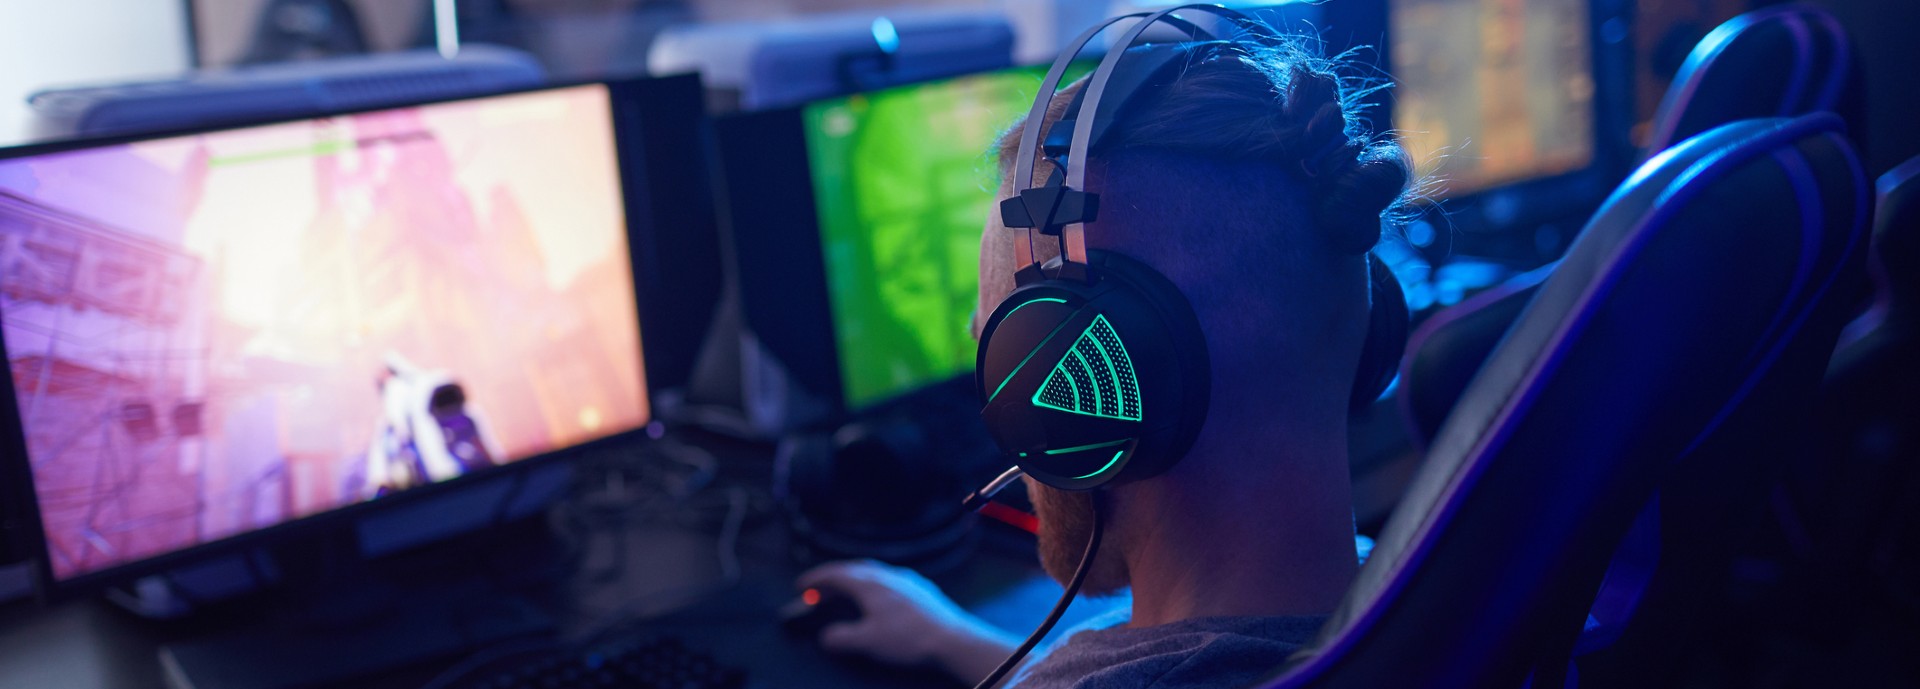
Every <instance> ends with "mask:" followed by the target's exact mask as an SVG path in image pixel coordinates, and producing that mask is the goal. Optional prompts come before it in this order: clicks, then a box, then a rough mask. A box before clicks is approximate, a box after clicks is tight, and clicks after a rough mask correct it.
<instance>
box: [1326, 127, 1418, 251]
mask: <svg viewBox="0 0 1920 689" xmlns="http://www.w3.org/2000/svg"><path fill="white" fill-rule="evenodd" d="M1342 168H1343V169H1341V170H1340V171H1339V172H1337V173H1336V175H1335V176H1322V177H1321V178H1319V179H1317V180H1316V182H1317V184H1316V185H1315V189H1316V192H1317V193H1316V194H1315V196H1316V197H1318V199H1319V204H1318V208H1317V209H1316V210H1315V213H1314V220H1315V221H1316V222H1318V223H1319V224H1320V228H1321V230H1322V231H1324V232H1326V233H1327V241H1328V242H1329V243H1330V244H1332V246H1333V248H1334V249H1335V250H1338V251H1341V252H1345V253H1355V254H1359V253H1366V252H1367V251H1370V250H1372V249H1373V245H1375V244H1378V243H1379V242H1380V227H1381V221H1380V217H1381V215H1382V214H1383V213H1386V211H1387V209H1388V208H1391V207H1392V206H1393V205H1394V204H1395V203H1398V202H1399V200H1400V195H1401V194H1402V193H1403V192H1405V191H1406V189H1407V181H1408V178H1409V176H1410V175H1409V173H1408V171H1407V165H1406V162H1405V161H1402V160H1399V159H1397V158H1394V157H1389V156H1380V155H1372V154H1369V153H1367V152H1363V153H1362V154H1361V155H1360V156H1359V157H1358V158H1357V159H1348V161H1347V164H1346V165H1344V166H1342Z"/></svg>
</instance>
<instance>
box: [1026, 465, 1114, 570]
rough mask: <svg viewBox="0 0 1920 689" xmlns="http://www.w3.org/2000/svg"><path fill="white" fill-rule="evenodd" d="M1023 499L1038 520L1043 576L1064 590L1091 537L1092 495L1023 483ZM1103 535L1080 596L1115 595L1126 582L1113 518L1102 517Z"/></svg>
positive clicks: (1110, 516) (1035, 483)
mask: <svg viewBox="0 0 1920 689" xmlns="http://www.w3.org/2000/svg"><path fill="white" fill-rule="evenodd" d="M1026 481H1027V497H1028V498H1029V499H1031V500H1032V501H1033V511H1034V513H1035V514H1036V516H1038V517H1040V566H1041V568H1043V569H1045V570H1046V571H1047V576H1051V577H1053V579H1054V581H1058V582H1060V585H1062V586H1065V585H1066V583H1067V582H1068V581H1069V580H1071V579H1072V578H1073V573H1074V570H1077V569H1079V567H1080V559H1081V557H1082V556H1084V555H1085V554H1086V550H1087V538H1088V536H1089V535H1091V534H1092V533H1093V494H1092V493H1088V492H1080V491H1065V490H1059V489H1056V488H1051V487H1048V486H1045V485H1042V484H1040V482H1038V481H1035V480H1033V479H1031V478H1029V479H1027V480H1026ZM1106 517H1107V519H1106V533H1105V535H1104V536H1103V537H1102V538H1101V539H1100V552H1099V553H1098V554H1097V555H1095V556H1094V563H1093V571H1090V572H1087V578H1086V581H1085V582H1083V583H1082V584H1081V586H1080V592H1081V593H1082V594H1084V595H1088V596H1105V595H1111V594H1114V593H1119V592H1120V591H1121V590H1122V589H1125V588H1126V587H1127V586H1128V584H1129V583H1130V582H1129V579H1128V575H1127V563H1126V560H1125V559H1124V558H1122V557H1121V556H1120V552H1119V549H1118V548H1117V547H1116V545H1117V543H1116V540H1117V539H1115V538H1114V536H1113V515H1112V512H1111V511H1109V512H1108V513H1107V515H1106Z"/></svg>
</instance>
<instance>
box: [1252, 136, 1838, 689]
mask: <svg viewBox="0 0 1920 689" xmlns="http://www.w3.org/2000/svg"><path fill="white" fill-rule="evenodd" d="M1840 130H1841V124H1840V122H1839V120H1838V119H1837V118H1835V117H1834V116H1832V115H1813V116H1808V117H1804V118H1800V119H1796V120H1790V121H1789V120H1765V121H1751V122H1741V123H1735V124H1732V125H1728V126H1725V127H1721V128H1718V129H1715V130H1713V131H1711V132H1708V133H1706V134H1703V135H1701V136H1698V137H1696V138H1694V139H1691V140H1688V141H1687V142H1685V143H1682V144H1680V145H1678V146H1675V147H1673V148H1672V149H1671V150H1669V151H1668V152H1666V153H1663V154H1661V155H1659V156H1655V157H1654V158H1653V159H1652V160H1650V161H1649V162H1647V163H1646V164H1644V165H1643V166H1642V167H1641V168H1640V169H1639V171H1637V172H1636V173H1635V174H1634V175H1633V176H1632V177H1630V178H1629V179H1628V180H1627V181H1626V182H1625V183H1624V184H1623V186H1622V187H1621V188H1620V189H1619V190H1618V191H1616V192H1615V193H1614V195H1613V196H1612V197H1611V198H1609V199H1608V201H1607V202H1606V204H1605V205H1604V206H1603V207H1602V208H1601V210H1600V212H1599V213H1598V214H1597V215H1596V216H1595V217H1594V219H1593V221H1592V222H1591V223H1589V224H1588V225H1587V227H1586V229H1585V230H1584V231H1583V233H1582V234H1581V236H1580V238H1579V239H1577V240H1576V241H1575V243H1574V245H1573V247H1572V248H1571V249H1570V250H1569V252H1568V255H1567V257H1566V259H1565V260H1564V261H1562V263H1561V265H1560V267H1559V269H1558V270H1556V271H1554V273H1553V275H1552V276H1551V277H1549V278H1548V279H1547V280H1546V281H1545V282H1544V283H1543V284H1542V285H1541V287H1540V290H1539V294H1538V295H1537V296H1536V298H1535V299H1534V300H1533V302H1532V303H1531V304H1529V305H1528V307H1527V308H1526V309H1525V311H1524V312H1523V313H1522V314H1521V316H1520V318H1519V320H1518V322H1517V323H1516V324H1515V325H1514V327H1513V330H1512V331H1511V333H1510V334H1509V335H1508V336H1507V338H1506V339H1505V340H1504V341H1503V342H1502V343H1501V344H1500V346H1499V347H1498V348H1497V349H1496V351H1495V352H1494V354H1493V356H1492V358H1491V359H1489V360H1488V362H1487V365H1486V366H1485V368H1484V369H1483V370H1482V372H1481V373H1480V375H1478V376H1477V377H1476V378H1475V379H1474V381H1473V383H1472V384H1471V385H1470V386H1469V388H1468V390H1467V393H1466V395H1465V397H1463V398H1462V400H1461V403H1460V406H1459V408H1458V409H1457V410H1456V411H1455V412H1454V414H1453V415H1452V416H1451V417H1449V418H1448V420H1447V422H1446V424H1445V425H1444V426H1443V428H1442V429H1441V431H1440V433H1439V435H1438V437H1437V439H1436V441H1435V442H1434V444H1433V449H1432V451H1431V452H1430V453H1429V454H1428V456H1427V458H1426V462H1425V464H1424V465H1423V466H1422V468H1421V469H1420V471H1419V473H1418V474H1417V475H1416V477H1415V478H1414V481H1413V484H1412V486H1411V488H1410V489H1409V490H1408V493H1407V496H1406V498H1405V499H1404V500H1403V502H1402V503H1401V505H1400V506H1399V507H1398V508H1397V510H1396V511H1395V512H1394V514H1393V516H1392V517H1391V518H1390V519H1389V521H1388V522H1387V525H1386V528H1385V530H1384V531H1383V532H1382V534H1381V536H1380V538H1379V540H1378V542H1377V544H1376V546H1375V549H1374V550H1373V554H1372V556H1371V558H1370V559H1369V560H1368V561H1367V564H1366V565H1365V566H1364V567H1363V568H1362V569H1361V572H1360V575H1359V578H1358V580H1357V581H1356V582H1355V584H1354V586H1353V588H1352V589H1351V590H1350V591H1349V592H1348V595H1347V598H1346V601H1345V603H1344V604H1343V605H1342V606H1341V608H1340V609H1339V610H1338V611H1337V612H1336V614H1335V616H1334V617H1333V619H1332V620H1331V621H1329V622H1328V624H1327V625H1326V627H1325V628H1324V629H1323V630H1322V636H1321V639H1320V640H1319V641H1318V642H1317V643H1316V644H1315V645H1314V646H1313V647H1312V648H1310V649H1308V650H1307V651H1305V652H1303V657H1302V658H1301V659H1300V660H1299V661H1298V662H1296V663H1295V664H1294V665H1293V666H1292V667H1291V668H1289V669H1287V670H1286V671H1285V672H1284V673H1283V674H1282V675H1281V676H1280V677H1278V678H1276V679H1275V680H1274V681H1272V682H1270V683H1269V686H1271V687H1305V686H1315V687H1322V686H1325V687H1381V686H1396V687H1405V686H1447V687H1457V686H1476V687H1480V686H1518V685H1520V684H1522V683H1525V682H1527V681H1528V680H1529V677H1530V676H1531V677H1532V682H1533V684H1534V685H1535V686H1541V685H1546V684H1551V683H1554V682H1557V681H1558V680H1559V679H1561V678H1562V677H1563V676H1562V675H1558V674H1556V673H1559V672H1562V671H1564V669H1565V667H1566V665H1565V663H1566V661H1567V660H1568V658H1569V657H1570V656H1571V654H1572V649H1573V646H1574V643H1575V640H1576V638H1577V637H1578V635H1579V634H1580V632H1581V630H1582V629H1583V627H1584V623H1585V621H1586V619H1587V612H1588V610H1589V608H1590V606H1591V603H1592V602H1593V600H1594V596H1595V592H1596V591H1597V590H1598V589H1599V586H1600V582H1601V579H1602V577H1603V574H1604V572H1605V571H1606V569H1607V566H1608V561H1609V559H1610V557H1611V555H1612V553H1613V551H1614V549H1615V546H1616V545H1617V544H1618V543H1619V542H1620V540H1621V537H1622V535H1623V534H1624V533H1626V531H1627V530H1628V527H1629V525H1630V524H1631V523H1632V522H1633V521H1634V518H1635V515H1636V514H1638V513H1639V512H1640V510H1641V507H1642V506H1643V505H1645V504H1646V503H1647V502H1648V499H1649V497H1650V496H1651V495H1652V494H1653V492H1654V490H1655V487H1656V485H1657V484H1658V483H1659V482H1660V481H1661V479H1662V477H1663V474H1665V473H1666V472H1667V471H1668V470H1669V469H1671V468H1672V467H1673V466H1674V465H1676V464H1678V463H1687V462H1696V461H1699V460H1700V457H1698V456H1695V455H1696V453H1695V450H1696V448H1697V447H1699V446H1701V445H1702V444H1709V443H1712V442H1714V441H1715V440H1716V436H1718V435H1722V433H1719V432H1718V431H1721V430H1723V427H1734V428H1740V429H1752V428H1755V427H1762V426H1763V425H1764V424H1761V423H1760V422H1759V421H1760V420H1764V419H1759V417H1766V416H1771V415H1774V414H1780V413H1784V412H1785V411H1788V410H1791V409H1793V408H1795V407H1796V406H1797V405H1800V404H1801V403H1803V402H1804V401H1805V400H1807V399H1808V398H1810V397H1811V392H1812V391H1813V389H1814V387H1815V386H1816V385H1817V383H1818V380H1819V376H1820V373H1821V371H1822V370H1823V369H1824V368H1825V362H1826V359H1827V356H1828V354H1829V352H1830V351H1831V348H1832V346H1833V342H1834V338H1835V337H1836V336H1837V334H1838V332H1839V329H1840V327H1841V324H1842V319H1843V318H1842V311H1843V309H1840V308H1838V307H1837V306H1836V305H1835V304H1834V303H1833V300H1832V299H1830V298H1829V296H1830V294H1831V293H1832V292H1834V291H1835V290H1844V289H1848V288H1850V287H1851V285H1852V284H1854V283H1856V282H1858V281H1860V280H1864V270H1863V268H1862V264H1863V256H1864V255H1865V253H1866V248H1867V247H1866V231H1865V224H1866V214H1867V196H1866V182H1865V178H1864V174H1863V173H1862V171H1861V168H1860V163H1859V160H1858V158H1857V156H1856V155H1855V154H1854V151H1853V149H1852V148H1851V146H1850V145H1849V144H1848V143H1847V142H1846V140H1845V139H1844V138H1842V137H1841V136H1840ZM1536 671H1540V672H1541V674H1540V675H1535V672H1536Z"/></svg>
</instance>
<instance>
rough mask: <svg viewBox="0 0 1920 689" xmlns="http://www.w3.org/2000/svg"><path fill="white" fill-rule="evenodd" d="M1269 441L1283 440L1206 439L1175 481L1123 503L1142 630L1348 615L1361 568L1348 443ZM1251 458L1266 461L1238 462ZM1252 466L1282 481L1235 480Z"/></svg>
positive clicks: (1139, 488) (1130, 489)
mask: <svg viewBox="0 0 1920 689" xmlns="http://www.w3.org/2000/svg"><path fill="white" fill-rule="evenodd" d="M1269 434H1270V435H1278V433H1273V432H1269ZM1266 440H1279V439H1277V438H1267V439H1262V438H1246V437H1242V438H1238V439H1234V441H1233V442H1217V441H1210V440H1209V439H1208V438H1207V437H1205V436H1203V437H1202V438H1201V440H1200V442H1198V443H1196V444H1195V447H1194V452H1192V453H1190V454H1189V456H1188V457H1187V458H1186V459H1184V460H1182V462H1181V465H1180V466H1178V467H1176V468H1175V469H1174V471H1175V472H1180V475H1178V476H1172V475H1170V476H1169V477H1168V478H1171V479H1174V480H1170V481H1157V480H1156V481H1148V482H1143V483H1140V484H1134V485H1130V486H1123V487H1121V489H1120V490H1121V491H1123V492H1121V493H1119V494H1116V495H1115V496H1114V497H1115V499H1116V500H1117V501H1119V502H1121V503H1122V505H1121V507H1120V508H1119V509H1118V510H1117V511H1116V521H1115V524H1114V527H1115V529H1116V535H1117V536H1119V539H1118V540H1119V543H1118V544H1117V545H1120V547H1122V548H1124V550H1125V560H1126V563H1127V571H1128V574H1129V579H1130V580H1131V582H1132V585H1133V622H1132V624H1133V625H1135V626H1151V625H1158V624H1166V623H1168V622H1173V621H1176V620H1182V619H1189V618H1195V617H1213V616H1271V615H1318V614H1327V613H1331V612H1332V611H1333V609H1334V608H1335V607H1337V606H1338V605H1339V603H1340V600H1341V598H1342V597H1343V596H1344V595H1345V593H1346V590H1347V587H1348V586H1349V585H1350V584H1351V583H1352V581H1353V577H1354V574H1355V573H1356V572H1357V570H1358V569H1359V563H1358V559H1357V557H1356V556H1355V552H1354V546H1353V516H1352V515H1353V512H1352V506H1351V505H1352V498H1351V489H1350V486H1349V480H1348V476H1347V463H1346V448H1345V438H1344V433H1342V434H1340V435H1339V436H1337V437H1323V438H1321V439H1320V441H1319V442H1312V441H1304V440H1305V439H1304V438H1302V437H1300V436H1293V437H1291V438H1288V439H1286V441H1284V442H1263V441H1266ZM1303 441H1304V442H1303ZM1248 448H1270V449H1268V450H1266V451H1261V450H1253V449H1248ZM1228 452H1232V453H1235V455H1228V454H1226V453H1228ZM1248 452H1259V454H1260V456H1259V457H1258V458H1253V457H1248V456H1237V455H1244V454H1245V453H1248ZM1216 458H1217V459H1218V460H1221V461H1209V460H1215V459H1216ZM1250 465H1251V466H1265V467H1272V468H1273V470H1272V471H1260V472H1247V471H1245V470H1235V468H1236V467H1240V468H1244V467H1248V466H1250ZM1175 515H1177V517H1176V516H1175Z"/></svg>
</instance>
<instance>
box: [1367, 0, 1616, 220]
mask: <svg viewBox="0 0 1920 689" xmlns="http://www.w3.org/2000/svg"><path fill="white" fill-rule="evenodd" d="M1390 21H1391V32H1392V33H1391V35H1392V37H1393V68H1392V74H1393V78H1394V81H1395V82H1396V83H1397V84H1398V94H1397V98H1396V102H1395V104H1394V117H1395V122H1394V124H1395V126H1396V128H1397V129H1398V130H1399V133H1400V136H1401V140H1402V142H1403V143H1404V144H1405V145H1406V147H1407V150H1408V152H1409V153H1410V154H1412V156H1413V158H1414V161H1415V164H1416V165H1417V166H1418V169H1419V171H1420V172H1421V173H1422V174H1426V175H1434V176H1435V178H1436V179H1437V180H1438V188H1437V191H1438V192H1439V193H1440V194H1441V195H1443V196H1460V195H1466V194H1471V193H1473V192H1476V191H1481V190H1485V189H1488V188H1492V187H1496V186H1500V185H1505V184H1511V183H1514V182H1519V181H1523V180H1531V179H1539V178H1546V177H1553V176H1556V175H1562V174H1566V173H1569V172H1574V171H1577V170H1580V169H1583V168H1585V167H1587V166H1588V165H1590V164H1592V162H1593V159H1594V147H1595V143H1594V139H1595V137H1594V134H1593V131H1594V126H1595V124H1594V111H1593V99H1594V93H1595V90H1594V80H1593V55H1592V48H1591V43H1590V41H1589V34H1590V30H1589V28H1588V9H1587V0H1526V1H1523V0H1393V7H1392V15H1391V20H1390Z"/></svg>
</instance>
